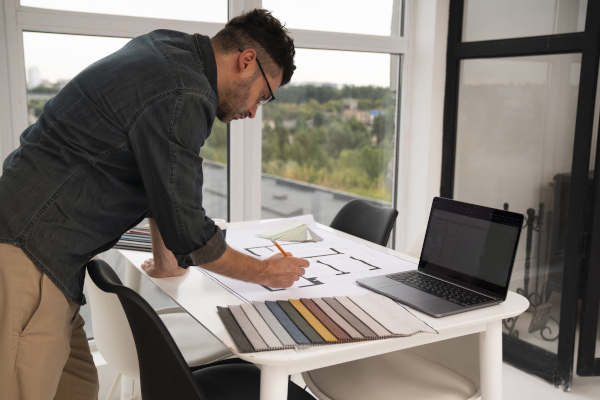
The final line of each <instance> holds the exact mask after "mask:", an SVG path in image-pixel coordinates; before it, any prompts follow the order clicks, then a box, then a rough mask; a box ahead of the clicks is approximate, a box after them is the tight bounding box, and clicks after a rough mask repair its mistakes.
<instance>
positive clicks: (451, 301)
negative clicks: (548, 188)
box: [356, 197, 524, 317]
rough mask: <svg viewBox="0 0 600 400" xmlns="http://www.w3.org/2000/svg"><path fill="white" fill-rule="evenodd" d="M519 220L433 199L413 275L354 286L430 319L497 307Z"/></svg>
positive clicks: (507, 214)
mask: <svg viewBox="0 0 600 400" xmlns="http://www.w3.org/2000/svg"><path fill="white" fill-rule="evenodd" d="M523 219H524V217H523V215H522V214H516V213H513V212H509V211H503V210H496V209H493V208H489V207H483V206H477V205H474V204H468V203H462V202H460V201H455V200H450V199H444V198H440V197H436V198H435V199H434V200H433V204H432V206H431V213H430V214H429V222H428V224H427V232H426V234H425V240H424V242H423V250H422V251H421V258H420V259H419V268H418V270H416V271H406V272H401V273H396V274H390V275H382V276H375V277H370V278H364V279H358V280H357V281H356V282H357V283H358V284H359V285H362V286H364V287H367V288H369V289H371V290H374V291H375V292H377V293H380V294H383V295H385V296H388V297H390V298H392V299H394V300H396V301H399V302H401V303H404V304H406V305H409V306H411V307H413V308H416V309H417V310H420V311H423V312H425V313H427V314H430V315H433V316H434V317H444V316H447V315H452V314H457V313H461V312H465V311H469V310H475V309H478V308H483V307H489V306H492V305H495V304H499V303H501V302H503V301H504V300H505V299H506V294H507V292H508V284H509V282H510V275H511V273H512V269H513V265H514V262H515V255H516V253H517V245H518V244H519V237H520V235H521V227H522V226H523Z"/></svg>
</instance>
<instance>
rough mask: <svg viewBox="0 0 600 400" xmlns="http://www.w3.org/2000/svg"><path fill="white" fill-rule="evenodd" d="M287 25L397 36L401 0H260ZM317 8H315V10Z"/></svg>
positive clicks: (316, 29) (329, 30) (308, 28)
mask: <svg viewBox="0 0 600 400" xmlns="http://www.w3.org/2000/svg"><path fill="white" fill-rule="evenodd" d="M262 4H263V8H266V9H267V10H270V11H272V12H273V15H275V16H276V17H277V18H279V20H280V21H281V22H285V26H286V27H287V28H297V29H307V30H315V31H327V32H344V33H362V34H365V35H382V36H399V35H400V21H401V19H400V12H401V7H402V0H373V1H369V2H365V1H359V0H304V1H303V2H301V3H298V2H295V1H289V0H263V2H262ZM316 10H318V12H317V11H316Z"/></svg>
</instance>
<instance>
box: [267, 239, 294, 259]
mask: <svg viewBox="0 0 600 400" xmlns="http://www.w3.org/2000/svg"><path fill="white" fill-rule="evenodd" d="M271 242H273V244H274V245H275V246H277V248H278V249H279V251H280V252H282V253H283V255H284V256H286V257H289V256H290V253H286V252H285V251H283V249H282V248H281V246H280V245H278V244H277V242H276V241H275V240H273V239H271Z"/></svg>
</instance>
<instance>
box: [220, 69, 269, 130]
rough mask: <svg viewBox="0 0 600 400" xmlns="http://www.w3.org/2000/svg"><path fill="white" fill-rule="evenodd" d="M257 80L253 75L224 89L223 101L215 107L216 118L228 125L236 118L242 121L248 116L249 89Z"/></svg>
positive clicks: (256, 76)
mask: <svg viewBox="0 0 600 400" xmlns="http://www.w3.org/2000/svg"><path fill="white" fill-rule="evenodd" d="M259 74H260V72H259ZM257 78H258V75H257V74H254V75H253V76H251V77H250V78H248V79H245V80H242V79H240V80H238V81H236V82H234V83H233V84H232V85H230V86H229V87H228V88H227V89H225V93H223V100H221V101H219V105H218V106H217V118H219V120H220V121H221V122H224V123H228V122H231V120H233V119H234V118H236V117H238V118H240V119H243V118H246V117H247V116H248V99H249V98H250V89H251V88H252V84H253V83H254V82H255V81H256V79H257ZM219 97H220V94H219Z"/></svg>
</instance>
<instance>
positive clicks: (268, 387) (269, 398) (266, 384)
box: [260, 365, 289, 400]
mask: <svg viewBox="0 0 600 400" xmlns="http://www.w3.org/2000/svg"><path fill="white" fill-rule="evenodd" d="M288 379H289V375H288V374H287V371H286V370H285V368H284V367H277V366H272V365H263V366H261V369H260V400H282V399H287V390H288Z"/></svg>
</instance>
